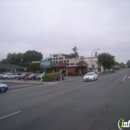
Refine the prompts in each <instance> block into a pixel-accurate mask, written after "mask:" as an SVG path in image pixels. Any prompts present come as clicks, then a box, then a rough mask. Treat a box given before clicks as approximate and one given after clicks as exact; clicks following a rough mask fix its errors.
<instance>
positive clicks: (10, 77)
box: [7, 73, 19, 79]
mask: <svg viewBox="0 0 130 130" xmlns="http://www.w3.org/2000/svg"><path fill="white" fill-rule="evenodd" d="M18 76H19V75H14V74H12V73H10V74H8V76H7V79H16V78H18Z"/></svg>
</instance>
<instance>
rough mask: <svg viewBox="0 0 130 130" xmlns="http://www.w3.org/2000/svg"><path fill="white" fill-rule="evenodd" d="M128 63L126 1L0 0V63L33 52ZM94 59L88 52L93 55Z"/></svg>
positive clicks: (129, 21)
mask: <svg viewBox="0 0 130 130" xmlns="http://www.w3.org/2000/svg"><path fill="white" fill-rule="evenodd" d="M74 46H76V47H77V48H78V53H79V55H83V56H86V57H90V56H91V52H92V51H93V50H94V49H98V48H99V49H100V50H99V51H98V53H103V52H107V53H110V54H111V55H114V56H115V59H116V61H118V62H124V63H126V62H127V60H128V59H130V0H0V60H1V59H3V58H6V56H7V54H8V53H9V52H10V53H14V52H15V53H19V52H22V53H24V52H26V51H28V50H36V51H38V52H41V53H42V54H43V57H44V58H46V57H49V56H50V54H55V53H64V54H70V53H72V52H73V51H72V48H73V47H74ZM93 55H94V53H93Z"/></svg>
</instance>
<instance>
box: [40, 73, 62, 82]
mask: <svg viewBox="0 0 130 130" xmlns="http://www.w3.org/2000/svg"><path fill="white" fill-rule="evenodd" d="M56 76H57V77H58V78H59V77H60V73H48V74H45V76H44V77H43V79H42V81H43V82H51V81H53V78H54V77H56Z"/></svg>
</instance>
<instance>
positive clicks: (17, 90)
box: [8, 85, 47, 93]
mask: <svg viewBox="0 0 130 130" xmlns="http://www.w3.org/2000/svg"><path fill="white" fill-rule="evenodd" d="M43 86H47V85H41V86H35V87H28V88H21V89H16V90H11V91H8V92H10V93H11V92H16V91H21V90H26V89H32V88H40V87H43Z"/></svg>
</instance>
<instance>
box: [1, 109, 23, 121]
mask: <svg viewBox="0 0 130 130" xmlns="http://www.w3.org/2000/svg"><path fill="white" fill-rule="evenodd" d="M20 112H21V111H17V112H14V113H12V114H9V115H6V116H3V117H0V120H2V119H4V118H7V117H10V116H13V115H16V114H18V113H20Z"/></svg>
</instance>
